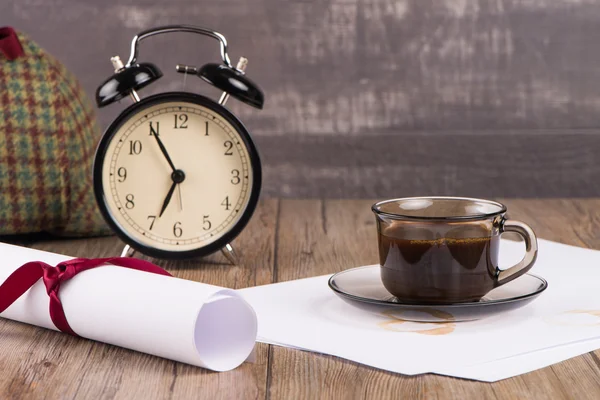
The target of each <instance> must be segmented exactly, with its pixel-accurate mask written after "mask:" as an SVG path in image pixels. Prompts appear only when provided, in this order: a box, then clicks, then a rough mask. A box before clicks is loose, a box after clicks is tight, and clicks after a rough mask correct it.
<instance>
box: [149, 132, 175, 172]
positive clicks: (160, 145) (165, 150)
mask: <svg viewBox="0 0 600 400" xmlns="http://www.w3.org/2000/svg"><path fill="white" fill-rule="evenodd" d="M150 132H151V133H152V136H154V138H155V139H156V143H158V147H160V151H161V153H163V155H164V156H165V158H166V159H167V162H168V163H169V165H170V166H171V169H172V170H173V172H174V171H176V170H177V168H175V164H173V161H171V157H169V153H167V149H166V148H165V145H164V144H163V142H162V140H160V138H159V137H158V132H156V131H155V130H154V129H152V128H150Z"/></svg>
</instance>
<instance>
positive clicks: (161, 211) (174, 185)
mask: <svg viewBox="0 0 600 400" xmlns="http://www.w3.org/2000/svg"><path fill="white" fill-rule="evenodd" d="M176 186H177V182H173V184H172V185H171V188H170V189H169V193H167V197H165V201H163V205H162V208H161V209H160V214H158V218H160V217H162V215H163V213H164V212H165V210H166V209H167V206H168V205H169V202H170V201H171V197H173V192H174V191H175V187H176Z"/></svg>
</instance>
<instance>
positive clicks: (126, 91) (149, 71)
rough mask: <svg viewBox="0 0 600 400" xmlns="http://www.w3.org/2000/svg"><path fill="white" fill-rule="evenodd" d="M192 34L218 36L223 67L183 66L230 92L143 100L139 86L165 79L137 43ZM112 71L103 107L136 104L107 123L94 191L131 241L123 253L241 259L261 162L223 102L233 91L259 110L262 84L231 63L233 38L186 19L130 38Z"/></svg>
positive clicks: (99, 98)
mask: <svg viewBox="0 0 600 400" xmlns="http://www.w3.org/2000/svg"><path fill="white" fill-rule="evenodd" d="M172 32H190V33H195V34H200V35H205V36H208V37H211V38H214V39H216V40H217V41H218V42H219V44H220V52H221V59H222V63H218V64H217V63H209V64H206V65H204V66H202V67H195V66H189V65H177V66H176V70H177V72H180V73H183V74H189V75H195V76H198V77H199V78H201V79H202V80H204V81H206V82H208V83H209V84H211V85H213V86H216V87H217V88H219V89H220V90H223V94H222V95H221V97H220V99H219V100H218V101H214V100H212V99H210V98H208V97H205V96H202V95H200V94H196V93H188V92H166V93H159V94H155V95H152V96H149V97H146V98H144V99H140V97H139V95H138V91H139V90H140V89H141V88H143V87H145V86H147V85H149V84H151V83H153V82H154V81H156V80H157V79H159V78H160V77H161V76H162V73H161V71H160V70H159V69H158V67H157V66H156V65H154V64H151V63H147V62H138V46H139V43H140V42H141V41H143V40H144V39H147V38H149V37H151V36H154V35H158V34H164V33H172ZM111 61H112V62H113V67H114V68H115V73H114V75H112V76H111V77H110V78H108V79H107V80H106V81H105V82H104V83H102V85H100V86H99V87H98V89H97V91H96V102H97V104H98V107H104V106H107V105H109V104H111V103H113V102H115V101H118V100H121V99H122V98H124V97H128V96H129V97H131V99H132V100H133V104H132V105H131V106H129V107H128V108H127V109H125V110H124V111H123V112H122V113H121V114H120V115H119V116H118V117H117V118H116V119H115V120H114V122H112V123H111V124H110V126H109V127H108V128H107V129H106V131H105V133H104V135H103V136H102V138H101V140H100V142H99V145H98V148H97V150H96V155H95V159H94V168H93V174H94V193H95V196H96V200H97V202H98V206H99V208H100V211H101V212H102V215H103V216H104V218H105V220H106V222H107V223H108V225H109V226H110V227H111V228H112V229H113V230H114V231H115V233H116V234H117V235H118V236H119V237H120V238H121V239H122V240H123V241H124V242H125V243H126V247H125V249H124V251H123V254H122V255H133V252H135V251H140V252H141V253H143V254H146V255H148V256H151V257H156V258H164V259H182V258H191V257H198V256H204V255H207V254H210V253H212V252H214V251H217V250H219V249H221V250H223V251H224V254H225V255H226V256H227V258H228V259H229V260H230V261H231V262H233V263H235V262H236V258H235V253H234V251H233V247H232V246H231V244H230V243H231V241H232V240H233V239H234V238H235V237H236V236H237V235H238V234H239V233H240V232H241V231H242V229H243V228H244V227H245V226H246V224H247V223H248V221H249V219H250V217H251V216H252V214H253V212H254V210H255V209H256V205H257V202H258V197H259V193H260V188H261V164H260V158H259V155H258V151H257V148H256V146H255V144H254V141H253V140H252V137H251V136H250V132H248V130H247V129H246V128H245V127H244V125H243V124H242V123H241V122H240V120H239V119H238V118H237V117H236V116H235V115H233V114H232V113H231V112H230V111H229V110H228V109H227V108H225V107H224V104H225V102H226V101H227V99H228V98H229V97H230V96H231V97H234V98H236V99H238V100H240V101H242V102H243V103H246V104H248V105H251V106H253V107H256V108H259V109H260V108H262V107H263V103H264V96H263V93H262V91H261V90H260V88H259V87H258V86H257V85H256V84H255V83H254V82H252V81H251V80H250V79H248V77H247V76H246V75H245V68H246V65H247V60H246V59H245V58H241V59H240V62H239V63H238V64H237V66H236V67H233V66H232V64H231V61H230V59H229V55H228V52H227V40H226V39H225V37H224V36H223V35H222V34H220V33H218V32H215V31H212V30H208V29H204V28H200V27H195V26H188V25H171V26H163V27H158V28H154V29H150V30H147V31H144V32H141V33H139V34H138V35H136V36H135V37H134V38H133V40H132V42H131V54H130V56H129V60H128V61H127V64H125V65H124V64H123V62H122V61H121V60H120V58H119V57H113V58H112V59H111Z"/></svg>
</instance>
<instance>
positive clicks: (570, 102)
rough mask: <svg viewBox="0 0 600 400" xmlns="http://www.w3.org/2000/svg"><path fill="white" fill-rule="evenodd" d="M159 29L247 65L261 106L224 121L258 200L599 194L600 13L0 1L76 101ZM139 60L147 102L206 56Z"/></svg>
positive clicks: (9, 20)
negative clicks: (146, 67)
mask: <svg viewBox="0 0 600 400" xmlns="http://www.w3.org/2000/svg"><path fill="white" fill-rule="evenodd" d="M172 23H189V24H196V25H201V26H206V27H211V28H213V29H216V30H218V31H221V32H222V33H224V34H225V35H226V36H227V38H228V40H229V42H230V45H231V51H232V54H233V56H234V58H237V57H238V56H240V55H244V56H247V57H248V58H249V59H250V64H249V68H248V74H249V76H251V77H252V78H253V79H254V80H255V81H256V82H258V83H259V84H261V85H262V86H263V89H264V91H265V93H266V100H267V104H266V107H265V109H264V110H263V111H256V110H254V109H251V108H249V107H246V106H244V105H241V104H240V103H234V102H233V101H232V102H231V103H230V106H231V108H232V109H233V110H234V112H236V113H237V114H238V115H239V116H240V117H241V118H242V120H243V121H244V122H246V124H247V125H248V126H249V128H250V129H251V130H252V131H253V133H254V135H255V137H256V139H257V142H258V143H259V146H260V149H261V150H262V155H263V163H264V168H265V178H266V179H265V187H264V193H265V194H266V195H284V196H302V197H304V196H311V197H334V196H344V197H371V198H373V197H386V196H405V195H416V194H425V193H426V194H433V193H436V194H464V195H472V196H522V197H534V196H535V197H538V196H539V197H549V196H599V195H600V157H598V156H597V155H596V154H597V153H598V151H600V129H597V128H600V51H598V43H599V42H600V1H593V0H520V1H517V0H397V1H392V0H322V1H317V0H313V1H309V0H304V1H300V0H298V1H288V0H252V1H244V0H213V1H198V0H173V1H167V0H129V1H117V0H104V1H100V0H19V1H9V0H0V26H1V25H13V26H14V27H16V28H17V29H19V30H22V31H23V32H26V33H28V34H29V35H30V36H31V37H33V38H34V39H35V40H37V41H38V43H40V44H41V45H42V46H43V47H45V48H46V49H47V50H48V51H50V52H51V53H53V54H55V55H56V56H57V57H58V58H59V59H61V60H62V61H63V62H64V63H65V64H66V65H67V66H68V67H69V68H70V69H71V70H73V71H74V72H75V73H76V75H77V76H78V77H79V78H80V79H81V81H82V83H83V84H84V86H85V88H86V90H87V91H88V92H89V93H90V95H92V94H93V93H94V91H95V88H96V86H97V85H98V84H99V83H100V82H101V81H102V80H103V79H104V78H105V77H107V76H108V75H109V74H111V66H110V62H109V60H108V59H109V57H110V56H112V55H114V54H120V55H121V57H122V58H127V55H128V50H129V49H128V48H129V42H130V40H131V38H132V36H133V35H134V34H135V33H137V32H138V31H140V30H143V29H146V28H149V27H152V26H156V25H164V24H172ZM140 55H141V59H146V60H148V61H152V62H155V63H157V64H158V65H159V66H160V67H161V68H162V69H163V71H164V72H165V77H164V78H163V79H162V80H161V81H159V82H158V83H157V84H156V85H154V86H152V87H151V88H149V89H146V90H144V92H142V94H149V93H154V92H158V91H165V90H180V89H182V87H183V82H182V77H181V76H178V75H176V74H175V73H174V65H175V64H176V63H181V62H184V63H189V64H193V63H197V64H201V63H204V62H209V61H216V60H218V49H217V46H216V42H214V43H213V42H212V41H210V40H208V39H205V40H202V39H201V40H198V39H197V38H195V37H193V36H190V35H171V36H166V37H157V38H156V39H150V40H148V41H146V42H144V43H143V45H142V47H141V51H140ZM185 90H190V91H192V90H194V91H196V90H197V91H200V92H203V93H209V94H213V95H214V94H215V93H216V92H215V91H212V90H211V89H210V88H208V87H207V86H206V85H205V84H204V83H201V82H199V81H197V82H196V81H192V80H189V79H188V81H187V83H186V87H185ZM122 108H123V105H114V106H112V107H110V109H106V110H101V111H100V112H99V115H100V120H101V122H102V124H103V125H106V124H107V123H108V121H110V119H111V118H113V117H114V116H115V115H116V113H117V112H118V111H120V110H122Z"/></svg>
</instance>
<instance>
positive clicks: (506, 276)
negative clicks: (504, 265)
mask: <svg viewBox="0 0 600 400" xmlns="http://www.w3.org/2000/svg"><path fill="white" fill-rule="evenodd" d="M504 232H515V233H518V234H519V235H521V236H522V237H523V239H525V249H526V253H525V257H523V259H522V260H521V261H520V262H519V263H518V264H517V265H514V266H512V267H510V268H508V269H505V270H501V271H499V272H498V281H497V282H498V286H500V285H504V284H505V283H508V282H510V281H512V280H513V279H516V278H518V277H520V276H521V275H523V274H524V273H526V272H527V271H529V270H530V269H531V267H533V264H535V260H536V259H537V253H538V246H537V238H536V237H535V233H534V232H533V229H531V227H530V226H529V225H527V224H525V223H523V222H521V221H512V220H506V219H505V220H503V221H502V223H501V224H500V234H502V233H504Z"/></svg>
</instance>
